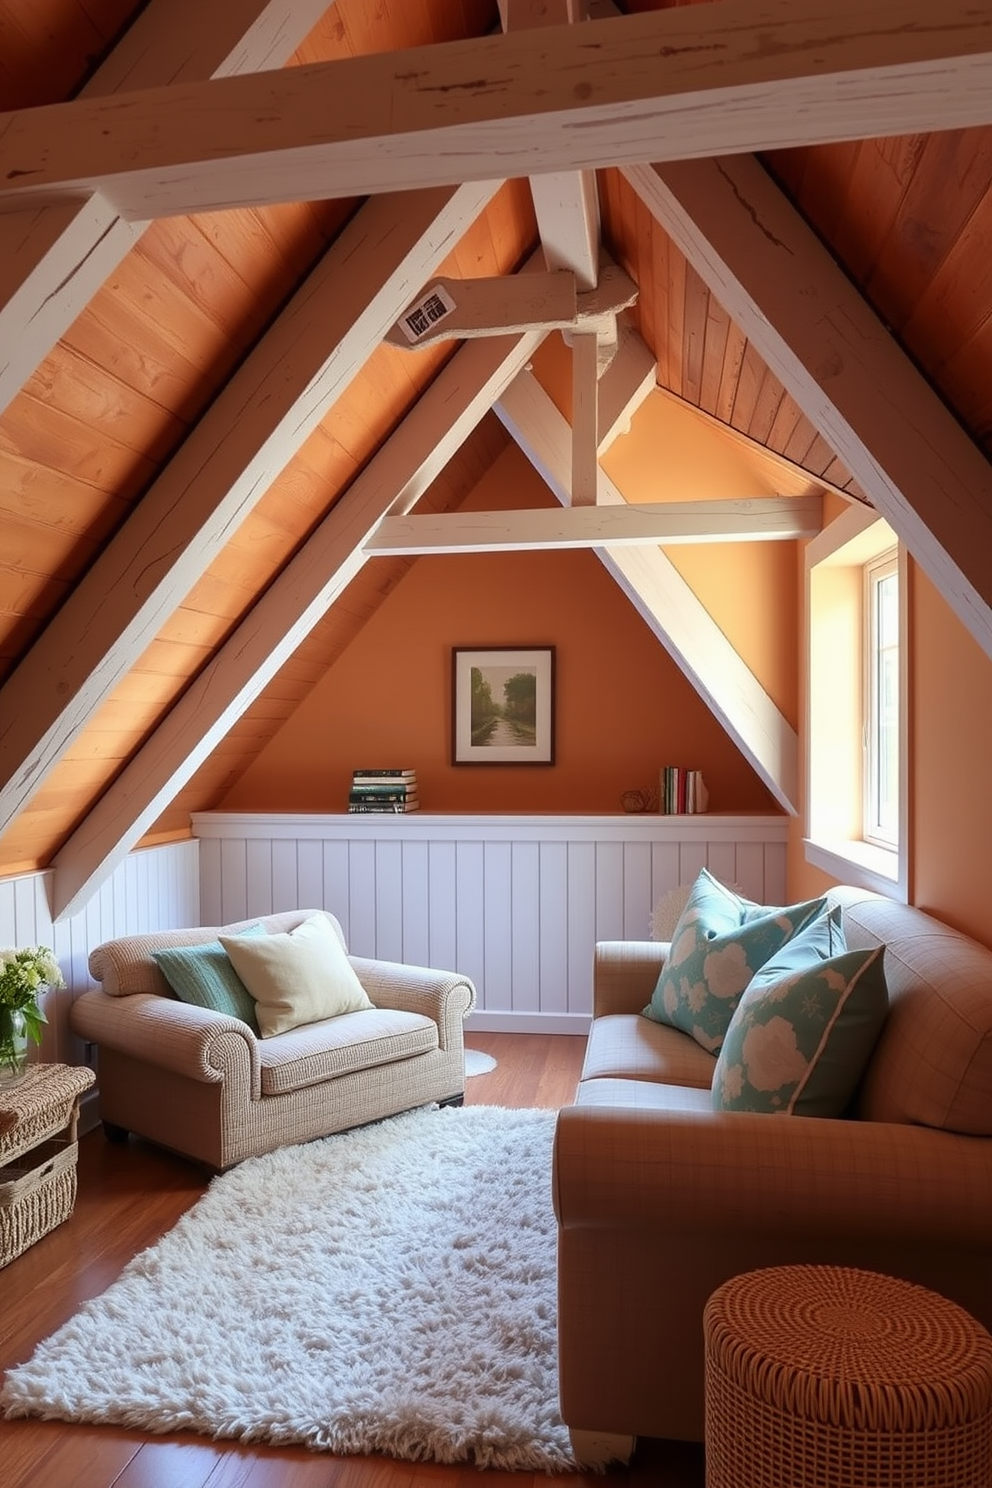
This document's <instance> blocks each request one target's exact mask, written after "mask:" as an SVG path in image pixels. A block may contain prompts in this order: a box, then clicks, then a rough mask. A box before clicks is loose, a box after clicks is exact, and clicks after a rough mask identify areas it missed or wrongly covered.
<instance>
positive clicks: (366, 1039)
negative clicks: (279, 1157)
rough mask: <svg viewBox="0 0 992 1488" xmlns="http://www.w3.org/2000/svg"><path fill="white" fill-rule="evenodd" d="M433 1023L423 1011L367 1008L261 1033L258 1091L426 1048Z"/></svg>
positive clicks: (280, 1090) (279, 1091)
mask: <svg viewBox="0 0 992 1488" xmlns="http://www.w3.org/2000/svg"><path fill="white" fill-rule="evenodd" d="M437 1047H438V1038H437V1024H436V1023H435V1022H434V1019H433V1018H427V1017H424V1015H423V1014H422V1013H401V1012H397V1011H396V1010H395V1009H393V1008H372V1009H370V1010H366V1011H364V1012H358V1013H343V1014H341V1016H340V1017H337V1018H331V1019H330V1020H329V1021H326V1022H322V1023H308V1024H306V1025H305V1026H303V1027H300V1028H294V1029H291V1030H290V1031H289V1032H288V1033H280V1034H278V1035H277V1036H276V1037H275V1038H270V1039H263V1040H262V1041H261V1043H260V1044H259V1046H258V1052H259V1061H260V1063H261V1076H262V1094H263V1096H264V1095H288V1094H289V1093H290V1092H291V1091H293V1090H304V1089H306V1087H307V1086H309V1085H320V1084H322V1083H323V1082H324V1081H325V1080H333V1079H335V1078H336V1077H337V1076H339V1075H348V1074H352V1073H353V1072H354V1071H356V1070H365V1069H371V1068H372V1067H373V1066H374V1065H379V1064H392V1063H394V1062H397V1061H399V1060H403V1059H412V1058H414V1057H415V1056H416V1055H418V1054H429V1053H430V1052H431V1050H433V1049H436V1048H437Z"/></svg>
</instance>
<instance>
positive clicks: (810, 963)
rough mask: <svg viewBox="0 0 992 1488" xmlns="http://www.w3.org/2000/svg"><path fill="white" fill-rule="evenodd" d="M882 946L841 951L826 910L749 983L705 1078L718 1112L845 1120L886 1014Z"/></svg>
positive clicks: (837, 925) (840, 937)
mask: <svg viewBox="0 0 992 1488" xmlns="http://www.w3.org/2000/svg"><path fill="white" fill-rule="evenodd" d="M888 1002H889V1000H888V992H887V990H886V986H885V972H884V947H883V946H876V947H874V949H871V950H865V951H849V950H847V949H846V943H845V940H844V932H843V930H842V928H841V912H840V910H839V909H833V910H831V911H830V912H829V914H825V915H821V916H820V918H819V919H818V920H816V921H815V922H814V923H813V924H812V925H808V926H807V927H806V929H805V930H802V931H800V933H799V934H798V935H797V936H796V937H795V939H793V940H791V941H790V942H789V943H788V945H786V946H784V947H783V948H782V950H781V951H779V952H778V954H777V955H775V956H774V957H773V958H772V959H771V961H768V962H766V963H765V965H764V966H763V967H762V968H761V970H760V971H759V972H758V973H757V974H756V976H755V977H754V978H753V980H752V981H751V982H750V984H749V985H748V987H747V989H746V991H745V992H744V995H743V997H742V998H741V1000H740V1003H739V1005H738V1008H737V1011H736V1012H735V1014H734V1016H733V1019H732V1021H731V1024H730V1028H729V1029H728V1030H727V1037H726V1038H725V1039H724V1041H723V1048H722V1049H721V1050H720V1055H719V1058H718V1059H717V1062H716V1070H715V1071H714V1074H713V1106H714V1109H715V1110H717V1111H765V1112H771V1113H780V1114H782V1115H786V1116H843V1115H844V1114H845V1112H846V1111H847V1109H848V1107H849V1105H850V1103H851V1100H852V1098H853V1096H854V1092H855V1090H856V1089H857V1086H858V1082H859V1080H860V1079H861V1076H862V1074H863V1072H864V1069H865V1066H866V1065H867V1063H868V1060H869V1058H870V1057H871V1051H872V1049H873V1048H874V1047H875V1042H876V1040H877V1038H878V1036H879V1034H880V1033H881V1031H882V1025H883V1023H884V1022H885V1018H886V1014H887V1012H888Z"/></svg>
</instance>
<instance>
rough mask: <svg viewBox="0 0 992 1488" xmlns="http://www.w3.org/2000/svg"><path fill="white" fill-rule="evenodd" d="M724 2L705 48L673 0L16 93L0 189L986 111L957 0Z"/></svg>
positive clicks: (261, 178)
mask: <svg viewBox="0 0 992 1488" xmlns="http://www.w3.org/2000/svg"><path fill="white" fill-rule="evenodd" d="M733 16H734V24H733V26H728V27H725V28H724V29H723V30H722V31H721V33H720V41H719V44H718V45H716V46H714V42H713V35H712V20H711V18H709V17H708V16H707V14H706V11H705V8H704V7H699V6H690V7H685V8H680V9H677V10H670V11H662V12H658V13H655V14H648V15H644V16H630V17H619V18H617V19H615V20H613V19H611V20H602V21H590V22H588V23H586V24H584V25H581V26H567V27H554V28H541V29H539V30H536V31H530V30H525V31H523V32H520V33H513V32H511V33H510V34H508V35H506V36H496V37H482V38H477V39H473V40H471V41H466V42H459V43H452V44H450V45H448V46H444V47H435V48H433V51H432V54H431V55H428V54H427V53H426V52H424V51H423V50H422V49H420V48H416V47H414V48H411V49H410V50H409V52H408V53H407V54H405V55H404V54H399V53H397V54H391V55H390V54H386V55H385V56H373V57H353V58H349V59H345V60H342V61H338V62H333V63H328V64H314V65H312V66H310V67H298V68H289V69H282V70H280V71H276V72H272V73H265V74H257V75H255V76H247V77H232V78H218V79H213V80H211V81H210V82H208V83H178V84H176V85H175V86H174V87H172V88H169V89H149V90H146V91H145V92H141V93H133V94H129V95H126V96H122V97H120V98H115V99H114V100H113V101H112V102H111V103H109V104H108V102H107V101H105V100H100V99H96V100H89V99H81V100H77V101H75V102H73V103H72V104H71V105H62V106H49V107H47V108H42V109H34V110H27V111H21V112H20V113H16V114H12V115H8V116H7V118H6V119H5V120H4V121H2V122H0V196H5V197H6V198H7V199H8V201H9V202H10V204H11V205H13V206H16V205H18V204H19V203H21V202H22V201H27V200H30V199H31V198H32V197H36V198H37V199H39V200H50V199H58V197H59V195H63V196H64V195H72V194H73V193H75V192H78V191H79V190H80V188H81V187H82V188H85V189H93V188H96V189H100V190H102V191H103V192H105V194H106V195H107V196H108V199H110V200H111V201H112V202H113V204H114V205H115V206H116V208H117V209H118V211H119V212H120V213H121V215H122V216H123V217H125V218H127V219H129V220H141V221H144V220H147V219H149V218H152V217H161V216H170V215H178V214H185V213H190V212H197V211H204V210H215V209H218V208H221V209H223V208H227V207H233V206H248V205H262V204H265V203H267V202H275V201H298V200H305V199H314V198H320V197H330V196H341V195H346V196H350V195H356V194H361V193H366V192H382V191H395V190H400V189H402V188H403V187H404V186H405V187H407V188H424V187H428V186H433V185H441V184H453V183H455V182H459V181H462V182H464V181H467V180H485V179H487V178H489V177H490V176H491V175H492V171H493V160H494V157H498V158H499V161H500V167H499V173H500V175H501V176H503V177H506V176H514V177H520V176H526V175H530V174H534V173H539V174H540V173H545V172H548V171H559V170H566V171H568V170H576V169H578V170H583V169H595V168H597V167H598V166H601V165H603V164H605V163H608V162H615V161H623V162H625V163H626V162H635V161H641V160H644V159H652V160H666V159H686V158H696V157H700V156H709V155H717V154H722V153H726V152H728V151H738V150H760V149H771V148H775V147H776V146H781V145H783V144H785V143H787V142H790V141H791V142H796V143H818V142H821V141H830V140H845V139H850V138H852V137H870V136H876V135H887V134H897V133H905V132H907V131H909V130H912V129H947V128H957V127H964V126H967V125H971V124H987V123H989V122H990V114H992V104H990V101H989V100H990V97H992V17H990V16H988V15H987V13H985V12H984V11H982V10H980V9H979V10H976V9H975V7H974V6H973V5H971V4H969V3H968V0H947V3H945V5H944V6H943V7H942V8H941V11H940V13H939V15H938V16H936V17H935V16H934V14H933V11H932V7H931V6H930V5H929V4H928V3H927V0H904V3H903V4H902V5H901V6H899V7H898V9H894V8H893V7H892V6H891V5H889V4H887V3H886V0H871V3H866V0H835V3H834V4H833V5H832V6H830V7H829V9H824V8H823V7H822V5H820V4H819V3H818V0H803V3H797V0H791V3H789V0H746V3H743V4H741V5H739V6H736V7H735V10H734V12H733ZM576 125H578V126H579V127H576ZM135 141H140V145H139V148H138V149H137V151H136V150H135Z"/></svg>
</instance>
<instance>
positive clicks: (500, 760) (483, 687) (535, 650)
mask: <svg viewBox="0 0 992 1488" xmlns="http://www.w3.org/2000/svg"><path fill="white" fill-rule="evenodd" d="M451 761H452V764H455V765H553V764H554V762H555V648H554V646H474V647H462V646H454V647H452V651H451Z"/></svg>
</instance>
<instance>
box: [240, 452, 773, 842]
mask: <svg viewBox="0 0 992 1488" xmlns="http://www.w3.org/2000/svg"><path fill="white" fill-rule="evenodd" d="M548 504H551V498H550V497H549V495H548V492H547V490H546V488H545V487H544V485H543V482H542V481H541V480H540V478H539V477H538V476H537V475H536V473H535V472H534V471H533V469H532V467H531V466H530V465H529V463H528V462H527V461H526V459H525V458H524V456H523V455H522V454H521V453H520V451H519V450H517V449H516V447H515V446H510V447H509V448H508V449H507V450H506V451H505V452H504V454H503V455H501V456H500V458H499V459H498V460H497V461H496V462H495V464H494V465H493V467H492V469H491V470H490V471H489V472H488V473H487V475H486V476H485V477H484V479H483V480H482V481H481V482H480V483H479V486H478V487H477V488H476V491H475V492H474V493H473V495H472V498H471V500H470V501H469V502H468V503H466V509H468V508H469V507H476V508H478V509H481V508H489V509H494V508H497V507H500V506H514V505H516V506H527V505H530V506H536V505H548ZM788 546H790V547H791V545H788ZM373 561H374V560H373ZM794 573H795V567H794V562H793V563H792V564H791V565H790V574H791V579H790V583H789V585H788V590H789V592H787V593H786V594H785V595H782V596H779V597H778V602H779V604H780V607H784V620H783V623H784V624H785V625H786V626H788V627H789V628H790V629H791V630H792V631H793V632H794V627H795V596H794V593H793V592H792V590H793V588H794ZM765 598H766V601H771V602H772V603H773V604H774V603H776V596H774V595H766V596H765ZM453 645H458V646H515V645H519V646H534V645H554V646H555V648H556V663H557V687H556V701H557V711H556V763H555V764H554V765H553V766H551V767H548V766H533V767H530V766H505V765H504V766H498V765H495V766H476V765H473V766H460V767H459V766H453V765H452V764H451V763H450V694H451V677H450V674H451V648H452V646H453ZM390 764H399V765H403V766H412V767H415V768H416V770H417V774H418V779H419V782H420V793H421V806H422V809H423V810H427V811H442V812H445V811H458V812H468V813H471V812H569V813H586V812H588V813H602V812H616V811H619V810H620V795H621V792H622V791H624V790H626V789H628V788H632V787H643V786H652V785H656V783H657V778H658V772H659V768H660V766H662V765H664V764H683V765H685V766H689V767H693V768H698V769H701V770H702V771H703V773H704V776H705V779H706V783H707V786H708V788H709V791H710V809H711V810H712V811H716V812H721V811H748V812H767V811H774V810H776V809H777V808H776V806H775V803H774V801H773V800H772V798H771V796H770V794H769V793H768V791H767V790H766V788H765V786H764V785H763V784H762V782H761V781H760V780H759V779H758V777H757V775H756V774H755V773H754V771H753V770H752V768H751V767H750V765H749V764H748V763H747V762H746V760H745V759H744V757H743V756H742V755H741V753H740V751H739V750H738V749H737V748H736V746H735V745H734V744H733V743H732V742H731V741H730V740H729V738H728V737H727V735H726V734H725V732H724V731H723V729H722V728H721V727H720V725H719V724H718V723H717V722H716V720H715V719H714V718H713V716H712V714H711V713H710V712H709V710H708V708H706V706H705V705H704V704H703V703H702V701H701V700H700V699H699V697H698V695H697V694H696V692H695V691H694V689H693V688H692V687H691V686H690V685H689V683H688V682H687V681H686V680H685V678H684V677H683V676H682V673H681V672H680V671H679V669H678V668H677V666H676V665H675V663H674V662H673V661H672V660H671V659H670V657H669V656H668V654H667V652H666V651H665V650H664V649H663V648H662V646H661V645H660V644H659V643H658V641H657V640H656V639H655V638H654V636H653V635H652V633H651V632H650V630H649V629H648V627H647V625H646V624H645V622H644V621H643V620H642V619H641V618H640V616H639V615H638V614H637V612H636V611H635V610H634V608H633V607H632V605H631V603H630V601H629V600H628V599H627V598H626V597H625V595H623V594H622V593H621V591H620V589H619V588H618V587H617V585H616V584H615V583H614V581H613V580H612V578H611V577H610V576H609V574H608V573H607V572H606V570H605V569H604V568H603V566H602V564H601V563H600V561H599V559H598V558H596V556H595V555H594V554H592V553H590V552H585V551H568V552H553V553H547V552H546V553H505V554H504V553H500V554H474V555H470V556H457V557H424V558H420V559H418V560H417V562H416V563H414V564H413V565H412V567H411V569H410V571H409V573H408V574H407V575H406V576H405V577H404V579H403V580H402V581H401V582H400V583H399V584H398V585H397V586H396V588H395V589H394V590H393V591H392V593H391V594H390V595H389V596H388V598H387V599H386V600H385V602H384V603H383V604H382V605H381V606H380V608H379V610H378V611H377V612H376V613H375V615H373V616H372V618H371V619H370V620H369V621H368V623H367V624H366V625H365V627H364V628H363V630H362V631H361V633H360V634H359V635H358V636H357V637H356V639H355V640H354V641H353V642H352V643H351V645H350V646H349V647H348V649H347V651H346V652H345V653H344V654H343V655H342V656H341V657H340V659H339V660H338V662H337V663H336V664H335V665H334V666H333V667H332V668H331V670H330V671H329V672H328V674H327V676H326V677H325V678H324V680H323V681H322V683H321V684H320V685H319V686H318V687H316V688H315V689H314V691H313V692H312V694H311V695H310V697H309V698H308V699H307V700H306V701H305V702H304V703H302V704H301V706H300V707H299V708H298V709H297V710H296V712H295V713H294V714H293V716H292V718H290V719H289V720H287V722H286V724H285V725H284V726H283V728H282V729H281V730H280V732H279V734H278V735H277V736H276V737H275V738H274V739H273V740H272V741H271V742H270V744H269V745H268V746H267V747H266V748H265V750H264V751H263V752H262V753H261V754H260V756H259V757H258V759H257V760H256V761H255V762H254V764H253V765H252V766H251V767H250V768H249V769H248V771H247V772H246V773H245V775H244V776H242V778H241V779H240V780H239V781H238V782H237V784H236V785H235V786H234V787H233V788H232V790H231V791H230V792H229V794H228V796H227V798H226V800H225V801H224V803H223V809H225V810H249V811H329V812H335V811H342V810H344V809H345V807H346V804H347V793H348V782H349V779H350V777H351V772H352V770H353V769H354V768H355V767H356V766H360V765H365V766H370V765H390Z"/></svg>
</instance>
